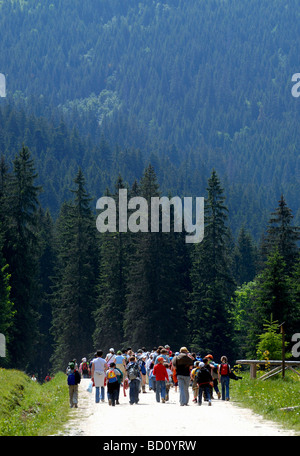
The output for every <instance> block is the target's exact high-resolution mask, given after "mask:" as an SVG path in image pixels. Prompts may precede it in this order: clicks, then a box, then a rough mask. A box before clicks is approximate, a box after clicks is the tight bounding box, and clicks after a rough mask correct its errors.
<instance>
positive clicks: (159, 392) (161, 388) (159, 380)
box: [153, 356, 169, 404]
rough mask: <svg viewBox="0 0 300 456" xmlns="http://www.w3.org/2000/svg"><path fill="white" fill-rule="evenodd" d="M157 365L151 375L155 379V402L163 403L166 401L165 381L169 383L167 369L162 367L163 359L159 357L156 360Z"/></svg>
mask: <svg viewBox="0 0 300 456" xmlns="http://www.w3.org/2000/svg"><path fill="white" fill-rule="evenodd" d="M157 361H158V362H157V364H155V366H154V368H153V375H155V378H156V401H157V402H160V398H161V401H162V403H163V404H164V403H165V399H166V381H169V375H168V372H167V369H166V368H165V366H164V361H165V360H164V358H163V357H162V356H159V357H158V358H157Z"/></svg>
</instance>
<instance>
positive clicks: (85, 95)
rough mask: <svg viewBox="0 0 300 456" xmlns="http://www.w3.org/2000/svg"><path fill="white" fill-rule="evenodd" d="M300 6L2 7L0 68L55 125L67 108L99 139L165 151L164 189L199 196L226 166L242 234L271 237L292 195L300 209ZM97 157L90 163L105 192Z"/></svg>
mask: <svg viewBox="0 0 300 456" xmlns="http://www.w3.org/2000/svg"><path fill="white" fill-rule="evenodd" d="M297 11H298V8H297V2H296V0H291V1H289V2H286V1H282V0H276V1H274V2H272V3H270V2H268V1H259V0H252V1H250V2H241V1H240V0H233V1H222V2H221V1H216V0H209V1H202V0H191V1H189V2H185V1H180V0H168V1H166V2H165V3H159V2H155V1H153V2H148V1H141V2H130V1H123V0H111V1H109V2H107V1H106V0H97V1H96V2H94V1H92V0H87V1H85V2H84V4H83V3H82V2H81V1H78V0H74V1H73V0H72V1H71V0H62V1H50V0H45V1H43V2H39V1H37V0H29V1H22V2H19V1H14V2H10V1H7V2H2V4H1V16H0V21H1V23H0V41H1V44H2V47H1V48H2V52H1V56H0V71H2V72H3V73H5V74H6V75H7V87H8V100H15V101H18V102H19V103H20V102H22V103H25V105H26V110H27V111H32V112H34V113H36V114H37V115H38V116H40V115H41V116H43V117H46V118H48V119H49V118H52V117H53V116H54V114H53V109H54V107H58V106H59V107H60V111H61V112H62V113H63V114H64V115H65V119H66V122H68V125H69V126H70V128H71V129H73V126H74V125H77V127H78V129H79V131H80V133H83V135H84V137H86V136H87V134H89V135H90V138H91V140H93V143H96V144H99V141H100V138H101V134H102V133H104V136H105V138H106V139H107V140H108V141H109V143H110V144H111V145H112V147H113V148H114V147H115V145H116V144H118V146H119V147H121V148H122V149H124V148H129V149H132V148H134V149H139V150H141V152H142V153H143V154H145V155H146V157H148V156H149V155H150V154H151V153H152V152H153V153H155V154H156V153H158V155H159V158H160V160H158V162H159V163H158V165H157V167H155V168H156V172H157V174H158V176H159V178H160V182H161V186H162V189H163V191H165V192H166V191H168V190H170V191H172V193H173V194H175V193H177V194H181V195H183V194H186V193H191V194H193V195H195V194H198V195H200V193H201V192H202V191H203V189H204V186H205V182H206V180H207V179H208V177H209V175H210V172H211V170H212V168H213V167H214V168H216V170H217V171H218V172H219V174H220V176H222V177H224V184H225V187H226V190H227V198H228V204H229V206H230V208H231V209H232V211H231V221H232V229H233V231H234V233H235V234H237V232H238V229H239V227H240V226H241V222H245V223H247V225H248V226H249V227H250V229H251V232H252V233H253V234H254V235H255V237H259V236H260V234H261V229H262V225H261V221H263V222H266V220H267V214H268V211H270V210H271V208H272V207H273V206H274V201H276V200H277V199H279V197H280V194H281V193H282V192H283V193H284V194H285V197H286V199H287V201H288V203H289V205H290V207H291V208H292V209H293V211H294V213H295V216H296V219H297V220H298V221H299V217H300V216H299V213H297V211H298V204H297V203H298V192H297V190H298V189H297V185H298V184H299V181H297V178H299V158H298V157H299V154H298V146H299V129H298V124H299V102H298V101H299V100H298V99H295V98H293V97H292V96H291V88H292V82H291V77H292V75H293V74H294V73H296V72H298V71H299V65H300V63H299V57H298V54H299V53H298V39H297V30H298V23H299V17H298V13H297ZM16 31H17V33H16ZM58 118H59V117H58ZM28 140H29V138H28ZM26 145H28V147H31V146H32V144H29V143H28V144H26ZM33 145H34V146H36V144H33ZM19 146H20V144H19ZM38 146H39V147H38V149H37V152H36V154H37V156H38V157H39V158H40V156H41V157H42V161H43V163H44V162H47V163H48V161H49V160H50V161H51V160H52V159H53V154H52V152H51V153H49V154H50V158H46V159H45V158H44V157H45V153H46V152H47V147H46V144H44V145H41V144H39V145H38ZM55 147H56V148H57V149H59V148H62V147H63V146H62V145H61V144H55ZM41 148H42V149H41ZM8 150H9V153H11V154H14V153H15V151H12V149H11V148H10V147H9V149H8ZM57 153H58V152H57ZM92 156H93V155H92ZM63 157H64V160H68V156H67V154H64V155H63ZM162 157H167V159H168V161H167V162H165V161H162V162H161V159H162ZM60 159H61V157H60ZM94 162H95V161H94V160H93V158H91V157H90V156H89V155H88V157H87V158H86V160H85V162H84V171H85V172H86V173H87V174H88V179H87V180H88V185H89V188H90V189H91V191H92V193H93V194H95V196H99V190H98V189H99V187H98V186H97V177H96V174H97V173H98V167H99V164H98V160H97V158H96V162H97V165H98V166H97V167H96V169H95V167H94ZM183 163H185V164H186V165H185V166H184V167H183ZM69 165H70V166H72V165H71V163H70V159H69V162H68V166H69ZM180 165H181V167H183V169H181V168H180ZM45 166H46V165H45ZM104 166H105V167H107V163H106V162H105V163H104ZM174 167H175V173H174V174H175V178H174V176H173V174H172V173H173V168H174ZM178 167H179V169H180V171H179V173H178V172H177V168H178ZM102 168H103V165H102ZM157 168H158V169H157ZM139 171H140V170H139ZM39 173H40V176H41V179H42V180H43V182H46V181H47V176H48V170H47V168H46V169H40V167H39ZM169 173H170V174H171V177H170V179H168V174H169ZM59 174H60V180H64V177H65V174H66V173H65V171H64V168H62V169H61V170H60V171H59ZM90 174H91V176H90ZM108 174H110V171H108ZM195 174H196V175H195ZM162 175H163V176H162ZM115 177H116V176H114V178H115ZM130 177H131V176H129V175H128V180H130ZM124 178H125V179H127V175H124ZM94 181H95V182H94ZM47 185H50V184H48V183H47ZM101 189H102V186H101ZM57 190H58V189H57ZM58 191H59V193H61V191H63V190H62V189H59V190H58ZM52 193H53V192H51V197H53V198H54V199H55V196H54V195H52ZM49 204H50V207H51V209H57V206H55V203H54V202H52V203H51V202H49Z"/></svg>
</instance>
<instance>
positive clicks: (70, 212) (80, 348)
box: [51, 169, 98, 369]
mask: <svg viewBox="0 0 300 456" xmlns="http://www.w3.org/2000/svg"><path fill="white" fill-rule="evenodd" d="M74 182H75V185H76V188H75V190H72V192H73V193H74V200H73V201H71V202H70V203H68V204H67V203H66V204H64V205H63V206H62V208H61V213H60V216H59V219H58V222H57V240H56V243H57V246H56V249H57V257H58V267H57V270H56V274H55V278H54V294H53V305H52V311H53V325H52V331H53V335H54V340H55V347H54V353H53V356H52V359H51V360H52V364H53V367H54V368H55V369H58V368H62V369H64V368H65V367H66V365H67V363H68V361H70V360H71V359H73V358H76V359H78V360H79V359H81V357H83V356H88V354H90V353H91V352H92V350H93V343H92V334H93V330H94V325H93V318H92V312H93V311H94V309H95V293H96V292H95V287H96V277H97V268H98V251H97V242H96V227H95V220H94V217H93V215H92V211H91V209H90V201H91V199H90V197H89V195H88V194H87V192H86V190H85V180H84V177H83V174H82V171H81V170H80V169H79V171H78V173H77V176H76V178H75V180H74Z"/></svg>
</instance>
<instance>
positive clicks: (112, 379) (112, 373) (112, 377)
mask: <svg viewBox="0 0 300 456" xmlns="http://www.w3.org/2000/svg"><path fill="white" fill-rule="evenodd" d="M107 380H108V382H109V383H113V382H116V381H117V380H118V379H117V375H116V373H115V371H114V370H112V369H110V370H109V371H108V372H107Z"/></svg>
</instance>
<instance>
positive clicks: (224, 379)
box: [221, 375, 229, 401]
mask: <svg viewBox="0 0 300 456" xmlns="http://www.w3.org/2000/svg"><path fill="white" fill-rule="evenodd" d="M221 386H222V400H223V401H225V399H226V400H229V377H228V375H222V376H221Z"/></svg>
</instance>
